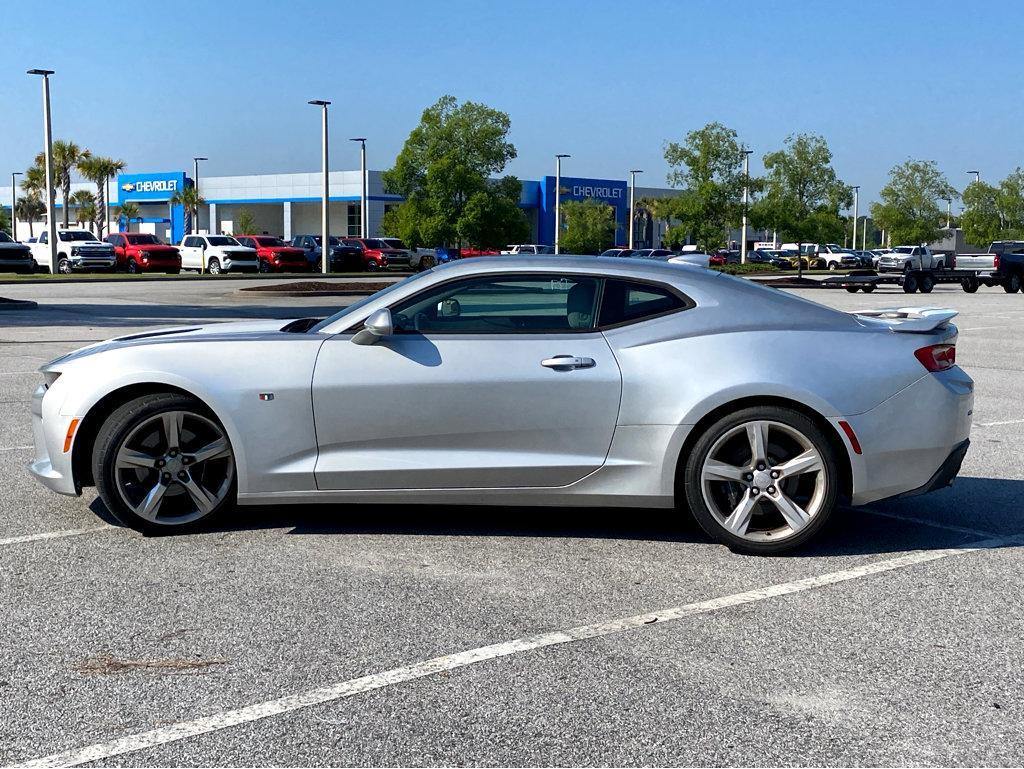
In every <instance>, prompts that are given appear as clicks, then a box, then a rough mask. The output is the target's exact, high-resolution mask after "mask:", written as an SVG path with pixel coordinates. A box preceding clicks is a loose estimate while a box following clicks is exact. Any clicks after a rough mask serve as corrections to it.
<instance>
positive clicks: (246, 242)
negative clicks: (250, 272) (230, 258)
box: [235, 238, 254, 248]
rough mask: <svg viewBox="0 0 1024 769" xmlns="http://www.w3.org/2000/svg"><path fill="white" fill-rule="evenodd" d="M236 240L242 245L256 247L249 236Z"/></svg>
mask: <svg viewBox="0 0 1024 769" xmlns="http://www.w3.org/2000/svg"><path fill="white" fill-rule="evenodd" d="M235 240H237V241H238V244H239V245H240V246H245V247H246V248H254V246H253V243H252V240H250V239H249V238H235Z"/></svg>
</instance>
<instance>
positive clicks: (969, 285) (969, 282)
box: [960, 278, 981, 294]
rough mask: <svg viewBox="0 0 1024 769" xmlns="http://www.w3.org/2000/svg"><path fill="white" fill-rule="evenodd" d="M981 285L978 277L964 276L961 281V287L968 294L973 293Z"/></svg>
mask: <svg viewBox="0 0 1024 769" xmlns="http://www.w3.org/2000/svg"><path fill="white" fill-rule="evenodd" d="M980 285H981V284H980V283H979V282H978V279H977V278H964V279H963V280H961V281H960V287H961V288H962V289H963V290H964V291H966V292H967V293H968V294H973V293H974V292H975V291H977V290H978V287H979V286H980Z"/></svg>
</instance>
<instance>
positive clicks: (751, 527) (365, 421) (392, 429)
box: [31, 256, 974, 553]
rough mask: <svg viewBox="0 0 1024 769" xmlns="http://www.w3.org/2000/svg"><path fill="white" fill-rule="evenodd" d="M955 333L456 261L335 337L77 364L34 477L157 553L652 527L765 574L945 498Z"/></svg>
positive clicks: (43, 439) (954, 420) (631, 280)
mask: <svg viewBox="0 0 1024 769" xmlns="http://www.w3.org/2000/svg"><path fill="white" fill-rule="evenodd" d="M954 315H955V313H953V312H950V311H945V310H937V309H922V310H915V309H901V310H891V311H879V312H876V313H862V314H856V315H854V314H847V313H843V312H839V311H837V310H834V309H830V308H827V307H823V306H821V305H818V304H815V303H813V302H810V301H806V300H804V299H801V298H798V297H795V296H792V295H789V294H786V293H784V292H782V291H778V290H776V289H772V288H766V287H763V286H759V285H756V284H754V283H751V282H749V281H745V280H741V279H738V278H733V277H729V276H727V275H722V274H719V273H716V272H711V271H708V270H705V269H701V268H699V267H691V266H683V265H672V264H662V263H657V262H653V261H646V260H641V261H634V260H619V259H610V258H590V257H552V256H544V257H529V258H524V257H521V256H520V257H514V258H504V257H491V258H486V259H470V260H464V261H459V262H455V263H452V264H449V265H445V266H443V267H438V268H435V269H432V270H429V271H427V272H424V273H420V274H419V275H416V276H414V277H411V278H409V279H407V280H404V281H402V282H400V283H397V284H395V285H393V286H391V287H389V288H387V289H385V290H384V291H381V292H379V293H377V294H374V295H373V296H370V297H368V298H366V299H364V300H362V301H359V302H357V303H356V304H353V305H351V306H349V307H346V308H345V309H343V310H341V311H340V312H338V313H337V314H336V315H333V316H331V317H329V318H327V319H324V320H320V319H307V320H298V321H290V322H283V321H265V322H256V323H231V324H215V325H210V326H198V327H181V328H173V329H165V330H160V331H152V332H148V333H142V334H133V335H130V336H124V337H121V338H118V339H114V340H111V341H108V342H102V343H99V344H95V345H92V346H90V347H85V348H83V349H81V350H78V351H76V352H73V353H70V354H69V355H65V356H64V357H62V358H59V359H57V360H55V361H53V362H52V363H50V364H48V365H46V366H44V367H43V369H42V372H43V375H44V377H45V383H44V384H43V385H42V386H40V387H39V389H38V390H37V391H36V393H35V395H34V396H33V400H32V413H33V416H34V420H33V421H34V427H35V444H36V457H35V459H34V461H33V462H32V463H31V472H32V473H33V474H34V475H35V476H36V477H37V478H38V479H39V480H40V481H41V482H42V483H44V484H45V485H46V486H48V487H49V488H50V489H53V490H54V491H57V492H61V493H64V494H79V493H81V489H82V487H84V486H90V485H95V486H96V487H97V489H98V491H99V495H100V497H101V498H102V499H103V502H104V503H105V504H106V506H107V507H108V508H109V509H110V511H111V512H112V513H113V514H114V515H115V516H116V517H117V518H118V519H120V520H121V521H122V522H124V523H125V524H127V525H129V526H132V527H135V528H138V529H141V530H143V531H146V532H150V533H154V532H164V531H180V530H185V529H189V528H192V527H195V526H197V525H199V524H202V523H206V522H207V521H209V520H210V519H211V518H212V517H213V516H215V515H216V514H218V513H219V512H221V511H222V510H224V509H225V508H226V507H228V506H230V505H232V504H234V503H235V502H237V503H238V504H239V505H256V504H259V505H268V504H284V503H309V502H323V503H339V502H358V503H381V502H384V503H404V504H407V503H430V504H445V503H451V504H501V505H550V506H569V505H572V506H603V507H621V508H628V507H648V508H664V509H666V510H673V511H685V510H687V509H688V510H689V511H691V512H692V514H693V515H694V516H695V517H696V519H697V521H698V522H699V523H700V525H701V526H702V527H703V529H704V530H705V531H706V532H707V533H708V534H709V535H710V536H711V537H713V538H714V539H716V540H718V541H719V542H722V543H724V544H726V545H728V546H729V547H731V548H733V549H736V550H740V551H745V552H751V553H777V552H781V551H783V550H786V549H789V548H792V547H795V546H797V545H800V544H802V543H804V542H806V541H807V540H808V539H810V538H811V537H812V536H814V534H815V533H816V532H818V531H819V530H820V529H821V528H822V526H823V525H824V524H825V523H826V521H827V519H828V517H829V515H830V514H831V513H832V511H833V510H834V509H835V508H836V506H837V505H839V504H852V505H861V504H865V503H868V502H873V501H875V500H879V499H883V498H887V497H893V496H901V495H910V494H916V493H922V492H926V491H930V490H932V489H936V488H940V487H943V486H946V485H948V484H949V483H951V482H952V480H953V478H954V477H955V476H956V474H957V472H958V471H959V468H960V463H961V461H962V460H963V456H964V454H965V453H966V451H967V446H968V435H969V430H970V424H971V411H972V404H973V397H974V396H973V382H972V381H971V379H970V377H968V376H967V375H966V374H965V373H964V372H963V371H962V370H961V369H960V368H958V367H957V366H956V365H955V349H956V348H955V344H956V335H957V331H956V327H955V326H953V325H951V324H950V322H949V321H950V319H951V318H952V317H953V316H954ZM348 514H351V513H348Z"/></svg>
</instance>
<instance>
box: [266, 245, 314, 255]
mask: <svg viewBox="0 0 1024 769" xmlns="http://www.w3.org/2000/svg"><path fill="white" fill-rule="evenodd" d="M266 250H267V251H269V252H270V253H272V254H280V255H281V256H305V255H306V252H305V251H303V250H302V249H301V248H294V247H292V246H267V247H266Z"/></svg>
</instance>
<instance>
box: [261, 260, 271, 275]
mask: <svg viewBox="0 0 1024 769" xmlns="http://www.w3.org/2000/svg"><path fill="white" fill-rule="evenodd" d="M259 271H260V272H270V262H268V261H267V260H266V259H260V267H259Z"/></svg>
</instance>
